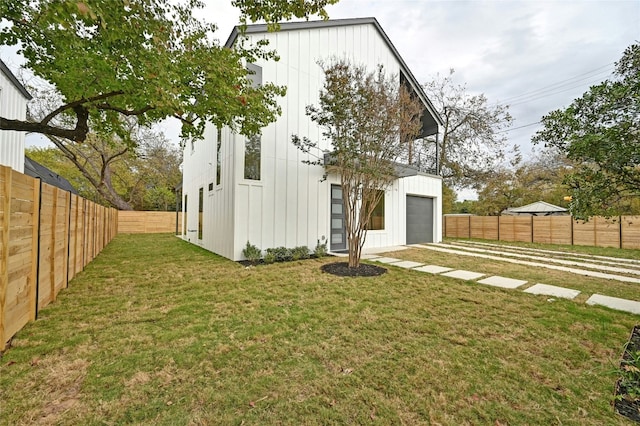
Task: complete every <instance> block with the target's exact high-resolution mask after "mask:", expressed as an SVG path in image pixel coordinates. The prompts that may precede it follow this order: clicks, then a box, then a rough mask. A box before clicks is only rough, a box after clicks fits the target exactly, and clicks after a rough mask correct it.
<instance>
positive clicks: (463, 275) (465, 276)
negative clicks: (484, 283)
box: [442, 269, 484, 280]
mask: <svg viewBox="0 0 640 426" xmlns="http://www.w3.org/2000/svg"><path fill="white" fill-rule="evenodd" d="M442 275H444V276H446V277H451V278H458V279H461V280H475V279H478V278H480V277H482V276H484V274H480V273H478V272H471V271H464V270H461V269H460V270H456V271H451V272H445V273H444V274H442Z"/></svg>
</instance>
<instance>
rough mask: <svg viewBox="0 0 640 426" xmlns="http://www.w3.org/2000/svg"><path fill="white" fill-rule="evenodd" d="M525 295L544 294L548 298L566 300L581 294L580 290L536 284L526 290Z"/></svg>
mask: <svg viewBox="0 0 640 426" xmlns="http://www.w3.org/2000/svg"><path fill="white" fill-rule="evenodd" d="M524 292H525V293H531V294H544V295H546V296H554V297H562V298H564V299H574V298H575V297H576V296H577V295H579V294H580V291H579V290H572V289H570V288H564V287H557V286H555V285H549V284H536V285H532V286H531V287H529V288H528V289H526V290H524Z"/></svg>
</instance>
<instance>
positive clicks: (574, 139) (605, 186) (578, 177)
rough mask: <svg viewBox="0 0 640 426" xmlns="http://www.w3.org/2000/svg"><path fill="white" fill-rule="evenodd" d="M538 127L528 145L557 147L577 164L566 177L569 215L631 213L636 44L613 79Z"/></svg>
mask: <svg viewBox="0 0 640 426" xmlns="http://www.w3.org/2000/svg"><path fill="white" fill-rule="evenodd" d="M542 123H543V124H544V129H542V130H540V131H539V132H537V133H536V134H535V135H534V137H533V139H532V140H533V142H534V143H543V144H544V145H545V146H549V147H555V148H558V149H560V150H561V151H563V152H564V153H565V154H566V155H567V157H568V158H569V159H571V160H573V161H574V162H576V163H577V164H578V165H579V167H578V168H577V169H576V170H575V172H573V173H571V174H570V175H568V176H567V177H566V179H565V183H566V184H567V185H568V186H569V187H570V188H571V190H572V196H573V202H572V203H571V206H570V209H571V212H572V214H573V215H574V216H576V217H577V218H580V219H588V218H589V217H590V216H593V215H603V216H611V215H618V214H628V213H632V212H634V209H633V205H634V204H637V201H638V197H640V45H638V44H634V45H632V46H630V47H628V48H627V49H626V50H625V52H624V54H623V56H622V58H621V59H620V61H619V62H618V63H617V64H616V71H615V77H614V78H613V79H611V80H605V81H604V82H602V83H601V84H599V85H596V86H592V87H591V88H590V89H589V91H587V92H585V93H584V94H583V95H582V97H580V98H578V99H575V100H574V101H573V103H572V104H571V105H570V106H569V107H568V108H566V109H565V110H556V111H552V112H551V113H549V114H548V115H546V116H544V117H543V118H542Z"/></svg>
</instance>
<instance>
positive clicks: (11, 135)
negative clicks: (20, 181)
mask: <svg viewBox="0 0 640 426" xmlns="http://www.w3.org/2000/svg"><path fill="white" fill-rule="evenodd" d="M26 115H27V99H25V97H24V96H23V94H22V93H21V92H20V91H19V90H18V89H17V88H16V87H15V86H14V85H13V83H12V82H11V81H10V80H9V79H8V78H7V76H6V75H5V74H4V73H3V72H0V117H4V118H9V119H13V120H24V119H25V118H26ZM25 136H26V134H25V133H24V132H14V131H9V130H2V131H0V164H2V165H3V166H8V167H11V168H12V169H14V170H17V171H19V172H20V173H24V138H25Z"/></svg>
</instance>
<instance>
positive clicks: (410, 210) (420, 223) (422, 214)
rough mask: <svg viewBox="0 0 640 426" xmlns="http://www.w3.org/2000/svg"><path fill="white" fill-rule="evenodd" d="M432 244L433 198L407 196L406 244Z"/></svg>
mask: <svg viewBox="0 0 640 426" xmlns="http://www.w3.org/2000/svg"><path fill="white" fill-rule="evenodd" d="M432 242H433V198H425V197H416V196H413V195H407V244H420V243H432Z"/></svg>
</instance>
